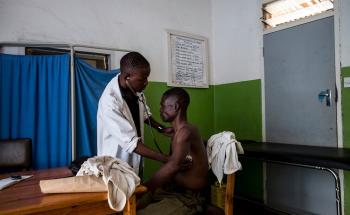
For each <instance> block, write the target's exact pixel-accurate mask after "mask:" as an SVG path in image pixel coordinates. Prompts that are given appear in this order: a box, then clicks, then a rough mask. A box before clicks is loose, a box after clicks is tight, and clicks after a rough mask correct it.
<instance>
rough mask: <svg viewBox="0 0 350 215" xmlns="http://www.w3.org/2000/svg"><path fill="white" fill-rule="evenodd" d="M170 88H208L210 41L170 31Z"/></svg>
mask: <svg viewBox="0 0 350 215" xmlns="http://www.w3.org/2000/svg"><path fill="white" fill-rule="evenodd" d="M168 50H169V76H168V86H178V87H197V88H208V87H209V83H208V82H209V81H208V40H207V39H206V38H205V37H201V36H196V35H191V34H187V33H182V32H176V31H168Z"/></svg>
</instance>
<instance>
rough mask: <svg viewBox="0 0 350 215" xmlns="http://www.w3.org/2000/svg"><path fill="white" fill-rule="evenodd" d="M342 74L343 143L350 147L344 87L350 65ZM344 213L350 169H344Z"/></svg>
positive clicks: (349, 209)
mask: <svg viewBox="0 0 350 215" xmlns="http://www.w3.org/2000/svg"><path fill="white" fill-rule="evenodd" d="M341 76H342V114H343V116H342V117H343V145H344V148H350V88H344V86H343V84H344V81H343V78H344V77H350V67H344V68H342V70H341ZM344 210H345V213H344V214H350V171H344Z"/></svg>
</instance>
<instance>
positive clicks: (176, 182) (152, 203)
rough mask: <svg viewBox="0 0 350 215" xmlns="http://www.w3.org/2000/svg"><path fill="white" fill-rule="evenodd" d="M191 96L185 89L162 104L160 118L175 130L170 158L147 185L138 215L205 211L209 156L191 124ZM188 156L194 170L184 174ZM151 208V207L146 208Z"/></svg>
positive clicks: (170, 93)
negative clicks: (204, 189)
mask: <svg viewBox="0 0 350 215" xmlns="http://www.w3.org/2000/svg"><path fill="white" fill-rule="evenodd" d="M189 102H190V97H189V95H188V93H187V92H186V91H185V90H184V89H182V88H176V87H175V88H171V89H169V90H167V91H166V92H165V93H164V94H163V97H162V100H161V108H160V114H161V117H162V119H163V121H165V122H170V123H171V125H172V128H173V129H174V136H173V138H172V143H171V152H170V157H169V160H168V162H167V163H165V164H164V165H162V166H161V168H160V169H159V170H158V171H157V172H156V173H154V175H153V176H152V177H151V179H150V180H149V181H147V182H146V183H145V184H144V185H145V186H146V187H147V188H148V189H149V190H151V192H149V193H147V195H145V196H144V197H143V198H142V199H141V200H140V203H138V206H140V207H143V209H142V210H139V211H137V214H140V215H144V214H161V215H166V214H176V215H180V214H196V213H198V212H200V211H201V206H202V204H203V203H204V198H203V197H202V196H201V190H202V189H203V188H204V187H205V186H206V183H207V173H208V158H207V153H206V150H205V147H204V144H203V141H202V138H201V136H200V134H199V132H198V129H197V128H196V127H195V126H194V125H191V124H189V123H188V122H187V116H186V115H187V114H186V112H187V107H188V105H189ZM187 155H190V156H191V157H192V161H193V162H192V166H191V167H190V168H189V169H186V170H183V168H182V166H183V165H182V163H183V160H184V159H185V157H186V156H187ZM146 205H148V206H147V207H145V206H146Z"/></svg>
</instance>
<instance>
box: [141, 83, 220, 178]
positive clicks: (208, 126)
mask: <svg viewBox="0 0 350 215" xmlns="http://www.w3.org/2000/svg"><path fill="white" fill-rule="evenodd" d="M169 88H170V87H168V86H167V84H166V83H164V82H149V84H148V86H147V88H146V91H145V94H146V97H147V103H148V106H149V107H150V108H151V111H152V115H153V117H154V118H155V119H156V120H157V121H158V122H161V120H160V116H159V107H160V99H161V96H162V94H163V93H164V92H165V91H166V90H167V89H169ZM186 91H187V92H188V93H189V94H190V98H191V100H190V105H189V108H188V111H187V115H188V116H187V118H188V121H189V122H190V123H192V124H194V125H196V126H197V127H198V129H199V131H200V133H201V135H202V137H203V138H204V139H208V138H209V137H210V135H212V134H213V130H214V103H213V87H212V86H210V87H209V88H205V89H200V88H186ZM154 133H155V134H156V135H155V136H156V140H157V141H158V142H159V143H158V144H159V145H160V146H161V149H162V151H163V152H168V149H169V144H170V138H168V137H164V136H163V135H160V134H158V132H157V131H155V130H154ZM145 143H146V144H147V145H148V146H150V147H152V148H154V149H156V147H155V146H154V144H153V140H152V136H151V133H150V131H149V128H148V126H145ZM159 166H160V163H159V162H156V161H152V160H149V159H146V160H145V179H147V178H149V177H150V176H151V175H152V173H153V172H154V171H155V170H157V169H158V168H159Z"/></svg>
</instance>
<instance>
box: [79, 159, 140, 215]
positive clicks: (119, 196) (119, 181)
mask: <svg viewBox="0 0 350 215" xmlns="http://www.w3.org/2000/svg"><path fill="white" fill-rule="evenodd" d="M83 175H95V176H97V177H102V179H103V181H104V183H105V184H106V186H107V191H108V204H109V206H110V207H111V208H112V209H113V210H115V211H121V210H123V208H124V206H125V204H126V201H127V200H128V199H129V197H130V196H131V195H132V194H133V193H134V191H135V188H136V186H137V185H139V184H140V178H139V177H138V176H137V175H136V173H135V172H134V171H133V169H132V168H131V167H130V165H129V164H128V163H126V162H124V161H122V160H120V159H118V158H114V157H111V156H95V157H92V158H89V159H88V160H87V161H85V162H84V163H83V164H82V166H81V168H80V170H79V172H78V173H77V176H83Z"/></svg>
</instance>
